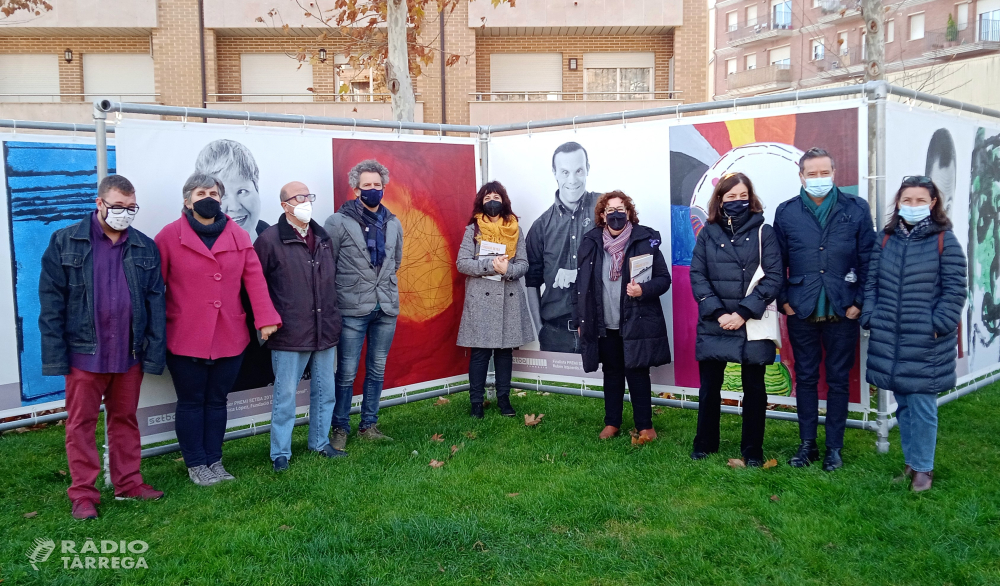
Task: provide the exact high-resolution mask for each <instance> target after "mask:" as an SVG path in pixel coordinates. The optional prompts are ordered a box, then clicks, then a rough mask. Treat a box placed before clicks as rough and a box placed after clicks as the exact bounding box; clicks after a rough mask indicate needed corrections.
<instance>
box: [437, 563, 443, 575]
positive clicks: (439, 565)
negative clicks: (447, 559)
mask: <svg viewBox="0 0 1000 586" xmlns="http://www.w3.org/2000/svg"><path fill="white" fill-rule="evenodd" d="M438 570H440V571H441V572H442V573H444V568H442V567H441V562H438Z"/></svg>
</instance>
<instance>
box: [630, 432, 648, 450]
mask: <svg viewBox="0 0 1000 586" xmlns="http://www.w3.org/2000/svg"><path fill="white" fill-rule="evenodd" d="M629 435H631V436H632V445H633V446H641V445H643V444H646V443H649V442H651V441H653V440H652V439H650V438H645V437H642V436H641V435H639V432H638V431H636V430H635V429H633V430H632V431H630V432H629Z"/></svg>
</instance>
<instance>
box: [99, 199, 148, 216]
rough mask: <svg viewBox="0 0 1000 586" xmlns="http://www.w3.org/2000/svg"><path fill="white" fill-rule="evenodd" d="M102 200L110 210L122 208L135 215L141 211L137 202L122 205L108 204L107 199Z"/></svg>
mask: <svg viewBox="0 0 1000 586" xmlns="http://www.w3.org/2000/svg"><path fill="white" fill-rule="evenodd" d="M101 201H103V202H104V207H106V208H108V210H110V211H113V212H121V211H122V210H125V212H127V213H128V215H130V216H134V215H136V214H138V213H139V206H137V205H136V204H132V205H130V206H120V205H113V206H111V205H108V201H107V200H106V199H102V200H101Z"/></svg>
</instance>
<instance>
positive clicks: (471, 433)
mask: <svg viewBox="0 0 1000 586" xmlns="http://www.w3.org/2000/svg"><path fill="white" fill-rule="evenodd" d="M464 435H465V437H467V438H469V439H476V432H474V431H467V432H465V434H464Z"/></svg>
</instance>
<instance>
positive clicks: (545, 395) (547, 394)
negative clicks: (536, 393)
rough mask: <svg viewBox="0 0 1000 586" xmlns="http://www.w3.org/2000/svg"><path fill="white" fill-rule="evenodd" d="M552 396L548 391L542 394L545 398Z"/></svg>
mask: <svg viewBox="0 0 1000 586" xmlns="http://www.w3.org/2000/svg"><path fill="white" fill-rule="evenodd" d="M551 394H552V393H550V392H548V391H545V392H544V393H542V396H543V397H548V396H549V395H551Z"/></svg>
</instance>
